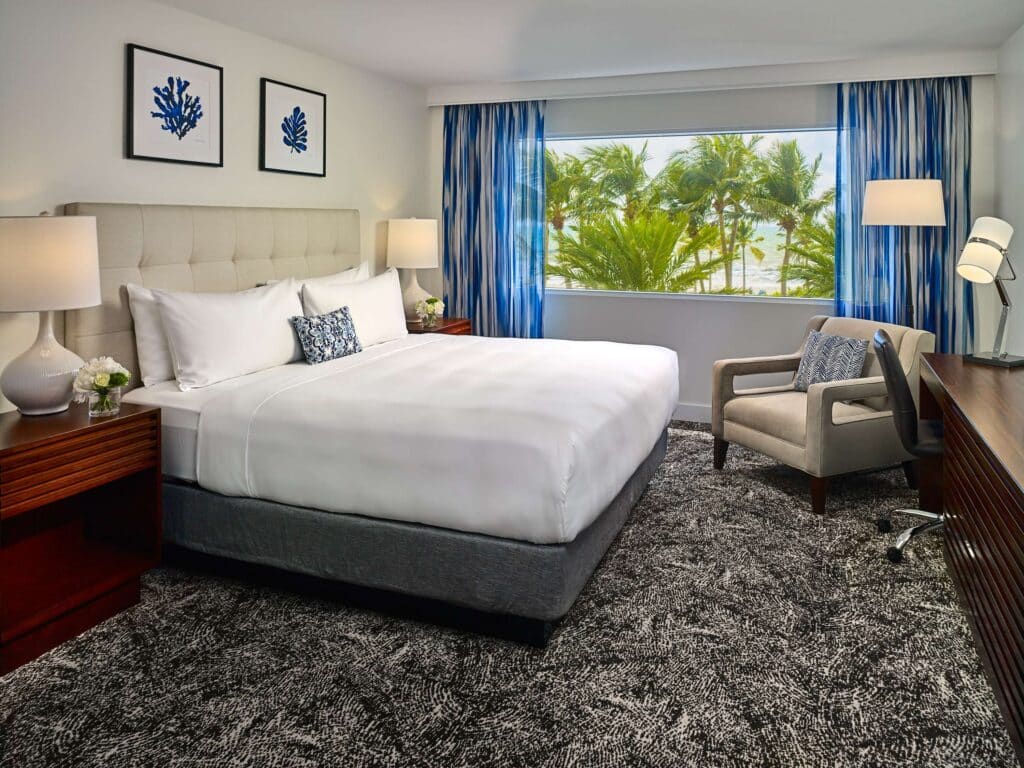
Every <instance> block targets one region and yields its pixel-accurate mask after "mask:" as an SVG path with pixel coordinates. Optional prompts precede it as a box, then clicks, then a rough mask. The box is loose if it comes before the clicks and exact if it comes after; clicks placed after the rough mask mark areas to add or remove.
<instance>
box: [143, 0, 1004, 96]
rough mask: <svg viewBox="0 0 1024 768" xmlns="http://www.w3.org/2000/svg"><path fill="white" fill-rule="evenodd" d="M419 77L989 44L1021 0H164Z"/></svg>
mask: <svg viewBox="0 0 1024 768" xmlns="http://www.w3.org/2000/svg"><path fill="white" fill-rule="evenodd" d="M163 2H165V3H166V4H167V5H172V6H175V7H178V8H181V9H184V10H188V11H192V12H194V13H197V14H199V15H202V16H206V17H208V18H211V19H215V20H217V21H221V22H224V23H225V24H229V25H231V26H234V27H238V28H241V29H244V30H247V31H250V32H254V33H256V34H259V35H263V36H265V37H269V38H273V39H276V40H279V41H281V42H285V43H289V44H291V45H294V46H297V47H299V48H303V49H305V50H309V51H314V52H316V53H320V54H322V55H324V56H327V57H330V58H332V59H336V60H339V61H344V62H348V63H350V64H354V65H356V66H359V67H362V68H365V69H369V70H373V71H376V72H380V73H383V74H386V75H389V76H391V77H394V78H397V79H400V80H405V81H408V82H413V83H420V84H423V85H433V86H436V85H446V84H457V83H499V82H515V81H524V80H551V79H561V78H579V77H599V76H605V75H633V74H649V73H656V72H677V71H688V70H698V69H716V68H725V67H743V66H757V65H770V64H796V63H804V62H814V61H835V60H841V59H860V58H865V57H874V56H894V55H904V54H918V53H934V52H941V51H948V50H969V49H986V50H991V49H995V48H998V47H999V46H1000V45H1001V44H1002V43H1003V42H1004V41H1005V40H1007V39H1008V38H1009V37H1010V36H1011V35H1012V34H1013V32H1014V31H1015V30H1016V29H1018V28H1019V27H1020V26H1021V25H1022V24H1024V1H1022V0H288V2H286V3H282V2H281V0H246V2H238V1H237V0H163Z"/></svg>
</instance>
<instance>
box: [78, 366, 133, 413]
mask: <svg viewBox="0 0 1024 768" xmlns="http://www.w3.org/2000/svg"><path fill="white" fill-rule="evenodd" d="M114 374H121V375H122V376H124V378H125V379H126V380H127V379H130V378H131V374H130V373H129V372H128V369H127V368H125V367H124V366H123V365H121V364H120V363H119V362H117V361H116V360H115V359H114V358H112V357H106V356H104V357H94V358H93V359H92V360H90V361H89V362H87V363H86V364H85V365H83V366H82V367H81V368H79V369H78V373H77V374H75V382H74V385H73V388H74V391H75V392H76V393H77V395H76V397H75V400H77V401H78V402H82V401H83V400H84V399H85V397H84V395H86V394H88V393H89V392H95V391H96V390H97V389H103V388H105V387H109V386H110V378H111V376H113V375H114Z"/></svg>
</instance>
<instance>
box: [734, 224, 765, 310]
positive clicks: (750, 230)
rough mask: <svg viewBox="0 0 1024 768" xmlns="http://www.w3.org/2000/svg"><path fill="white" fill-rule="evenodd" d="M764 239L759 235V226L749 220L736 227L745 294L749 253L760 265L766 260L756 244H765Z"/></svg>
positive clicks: (744, 291)
mask: <svg viewBox="0 0 1024 768" xmlns="http://www.w3.org/2000/svg"><path fill="white" fill-rule="evenodd" d="M763 242H764V238H763V237H761V236H760V235H758V234H757V225H755V224H754V222H752V221H751V220H750V219H749V218H744V219H743V220H742V221H740V223H739V224H738V225H737V227H736V246H737V247H738V248H739V249H740V260H741V263H742V264H743V282H742V284H741V285H742V286H743V293H746V292H747V251H750V254H751V255H752V256H753V257H754V258H755V259H757V262H758V263H761V261H762V260H763V259H764V251H763V250H761V249H760V248H758V247H757V246H756V245H755V243H763Z"/></svg>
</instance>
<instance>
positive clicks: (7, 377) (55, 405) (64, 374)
mask: <svg viewBox="0 0 1024 768" xmlns="http://www.w3.org/2000/svg"><path fill="white" fill-rule="evenodd" d="M84 364H85V363H84V362H83V361H82V358H80V357H79V356H78V355H76V354H75V353H74V352H72V351H71V350H69V349H65V348H64V347H63V346H61V344H60V343H59V342H58V341H57V339H56V337H55V336H54V335H53V312H40V313H39V332H38V333H37V334H36V340H35V343H33V344H32V346H31V347H29V348H28V349H27V350H26V351H25V352H22V353H21V354H20V355H18V356H17V357H16V358H14V359H13V360H11V362H10V363H8V364H7V367H6V368H4V371H3V373H2V374H0V392H3V395H4V397H6V398H7V399H8V400H10V401H11V402H12V403H13V404H14V405H15V406H16V407H17V409H18V411H19V412H20V413H22V414H24V415H25V416H45V415H46V414H49V413H60V412H61V411H66V410H67V409H68V405H70V403H71V398H72V397H73V396H74V392H73V391H72V388H71V387H72V384H74V382H75V375H76V374H77V373H78V369H79V368H81V367H82V366H83V365H84Z"/></svg>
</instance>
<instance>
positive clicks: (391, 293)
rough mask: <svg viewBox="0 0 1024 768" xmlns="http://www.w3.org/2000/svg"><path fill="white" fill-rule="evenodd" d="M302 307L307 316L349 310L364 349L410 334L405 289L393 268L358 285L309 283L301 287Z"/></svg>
mask: <svg viewBox="0 0 1024 768" xmlns="http://www.w3.org/2000/svg"><path fill="white" fill-rule="evenodd" d="M302 304H303V306H304V307H305V308H306V316H307V317H314V316H315V315H325V314H327V313H328V312H333V311H334V310H336V309H341V308H342V307H348V311H349V313H350V314H351V315H352V325H354V326H355V329H356V336H358V337H359V343H360V344H361V345H362V347H363V349H366V348H367V347H372V346H373V345H374V344H382V343H384V342H385V341H393V340H395V339H401V338H404V337H405V336H408V335H409V331H408V330H407V329H406V327H405V308H404V307H403V306H402V288H401V286H400V285H399V283H398V272H397V271H395V270H394V269H389V270H388V271H387V272H385V273H384V274H382V275H377V277H371V278H370V279H369V280H363V281H362V282H359V283H347V284H346V283H342V284H334V285H317V284H310V283H306V284H305V285H303V286H302Z"/></svg>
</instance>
